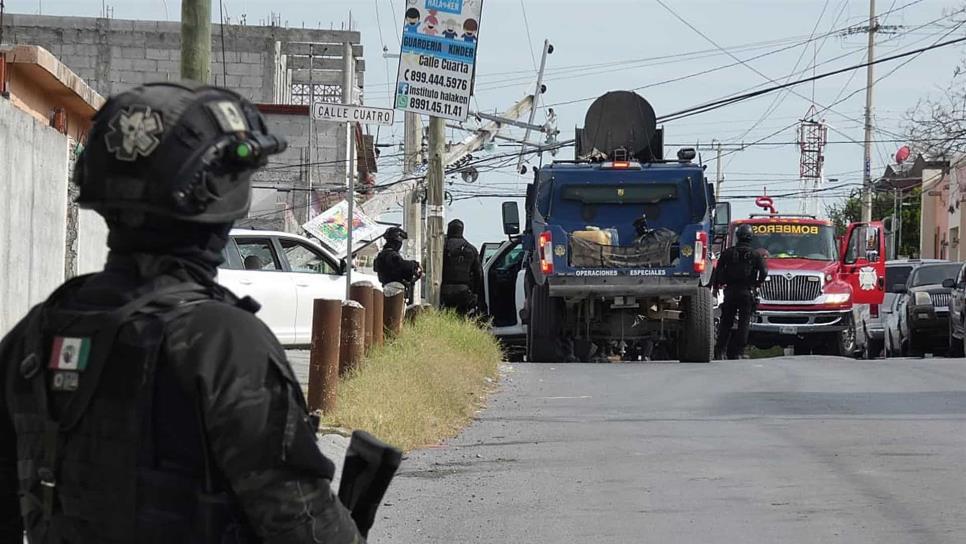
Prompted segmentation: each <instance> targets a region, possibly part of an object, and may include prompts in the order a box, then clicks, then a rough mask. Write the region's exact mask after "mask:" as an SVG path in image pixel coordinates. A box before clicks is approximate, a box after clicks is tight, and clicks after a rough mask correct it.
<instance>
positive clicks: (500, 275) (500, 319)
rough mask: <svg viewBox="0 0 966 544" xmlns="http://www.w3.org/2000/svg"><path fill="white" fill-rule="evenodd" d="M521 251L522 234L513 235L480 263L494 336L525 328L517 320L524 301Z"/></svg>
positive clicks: (521, 331) (517, 333)
mask: <svg viewBox="0 0 966 544" xmlns="http://www.w3.org/2000/svg"><path fill="white" fill-rule="evenodd" d="M524 253H525V251H524V247H523V241H522V238H520V237H517V238H514V239H513V240H510V241H508V242H504V244H503V245H502V246H501V247H500V249H499V250H497V252H496V254H494V255H493V257H492V258H491V259H490V260H489V261H487V263H486V264H485V265H484V266H483V276H484V281H485V284H484V286H485V289H486V300H487V306H488V307H489V312H490V317H491V318H492V320H493V325H492V327H493V334H495V335H497V336H508V335H522V334H525V332H526V330H525V329H524V327H523V323H522V322H521V320H520V310H521V309H523V306H524V304H525V302H526V292H525V288H524V283H525V276H526V268H525V266H524Z"/></svg>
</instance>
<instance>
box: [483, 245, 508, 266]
mask: <svg viewBox="0 0 966 544" xmlns="http://www.w3.org/2000/svg"><path fill="white" fill-rule="evenodd" d="M504 243H505V242H484V243H483V245H482V246H480V262H481V263H483V264H486V262H487V261H489V260H490V259H492V258H493V256H494V255H496V252H497V251H499V250H500V248H501V247H502V246H503V244H504Z"/></svg>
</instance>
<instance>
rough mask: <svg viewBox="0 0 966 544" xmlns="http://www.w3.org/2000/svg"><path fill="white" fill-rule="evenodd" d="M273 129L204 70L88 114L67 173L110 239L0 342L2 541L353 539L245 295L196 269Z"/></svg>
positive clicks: (211, 263) (243, 205)
mask: <svg viewBox="0 0 966 544" xmlns="http://www.w3.org/2000/svg"><path fill="white" fill-rule="evenodd" d="M284 148H285V142H284V141H283V140H281V139H279V138H276V137H275V136H272V135H271V134H270V133H269V132H268V130H267V128H266V126H265V123H264V121H263V119H262V117H261V116H260V115H259V113H258V111H257V110H256V109H255V107H254V106H253V105H252V104H251V103H249V102H248V101H246V100H245V99H243V98H241V97H240V96H238V95H237V94H235V93H233V92H230V91H227V90H224V89H219V88H216V87H209V86H194V85H191V84H177V83H160V84H151V85H145V86H142V87H138V88H136V89H133V90H131V91H127V92H124V93H122V94H120V95H117V96H115V97H113V98H111V99H110V100H108V101H107V103H106V104H105V105H104V107H103V108H101V110H100V111H99V112H98V113H97V114H96V116H95V117H94V123H93V127H92V128H91V131H90V135H89V139H88V144H87V147H86V149H85V150H84V151H83V153H82V154H81V156H80V157H79V158H78V162H77V165H76V170H75V175H74V182H75V183H77V184H78V185H79V188H80V193H79V197H78V199H77V202H78V204H79V205H80V206H81V207H83V208H88V209H93V210H95V211H97V212H98V213H99V214H101V215H102V216H103V217H104V219H105V220H106V221H107V224H108V227H109V236H108V246H109V247H110V254H109V256H108V261H107V264H106V266H105V269H104V270H103V271H102V272H100V273H97V274H93V275H89V276H82V277H78V278H74V279H72V280H70V281H68V282H67V283H65V284H64V285H63V286H61V287H60V288H59V289H57V290H56V291H55V292H54V293H53V294H52V295H51V296H50V298H48V299H47V301H46V302H44V303H42V304H40V305H38V306H36V307H35V308H34V309H33V310H31V311H30V313H29V314H28V315H27V317H26V318H24V319H23V320H22V321H21V322H20V323H19V324H17V325H16V327H15V328H14V329H13V330H12V331H11V332H10V333H9V334H8V335H7V336H6V337H5V338H4V339H3V341H2V343H0V542H3V543H13V542H16V543H18V544H19V543H20V542H21V539H22V533H23V532H24V531H25V532H26V534H27V536H28V538H29V540H30V542H38V543H39V542H49V543H57V544H68V543H69V544H74V543H80V544H86V543H98V544H104V543H107V544H115V543H118V544H119V543H158V544H160V543H171V542H176V543H181V544H195V543H198V544H200V543H208V542H218V543H247V542H268V543H302V542H326V543H360V542H363V540H362V538H361V537H360V536H359V533H358V531H357V528H356V526H355V524H354V523H353V521H352V519H351V518H350V513H349V512H348V511H347V510H346V509H345V508H344V507H343V506H342V504H341V503H340V502H339V501H338V499H337V498H336V497H335V495H334V494H333V492H332V490H331V488H330V481H331V479H332V476H333V469H334V467H333V464H332V462H331V461H329V460H328V459H326V458H325V457H324V456H323V455H322V454H321V453H320V452H319V449H318V447H317V445H316V442H315V427H314V426H313V423H312V420H311V418H310V416H309V414H308V413H307V409H306V405H305V399H304V398H303V396H302V389H301V387H300V386H299V383H298V381H297V379H296V377H295V375H294V374H293V372H292V369H291V367H290V366H289V363H288V362H287V360H286V357H285V351H284V350H283V349H282V347H281V346H280V345H279V343H278V341H277V340H276V339H275V337H274V336H273V335H272V333H271V332H270V331H269V329H268V328H267V327H266V326H265V325H264V324H263V323H262V322H261V321H260V320H259V319H258V318H256V317H255V315H254V312H255V311H257V310H258V307H259V306H258V303H256V302H255V301H253V300H251V299H249V298H247V297H246V298H244V299H239V298H237V297H236V296H235V295H233V294H232V293H231V292H229V291H228V290H226V289H224V288H222V287H220V286H219V285H218V284H216V283H215V279H214V278H215V274H216V269H217V267H218V265H219V264H221V262H222V260H223V258H222V251H223V249H224V248H225V246H226V244H227V243H228V240H229V238H228V233H229V229H230V228H231V225H232V223H233V222H234V221H235V220H237V219H239V218H242V217H245V216H246V214H247V212H248V208H249V203H250V193H251V187H250V182H249V178H250V177H251V175H252V172H253V171H254V170H255V169H257V168H259V167H261V166H262V165H264V164H265V163H266V161H267V159H268V157H269V156H270V155H272V154H275V153H279V152H281V151H282V150H284Z"/></svg>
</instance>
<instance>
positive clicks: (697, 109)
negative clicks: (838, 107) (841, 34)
mask: <svg viewBox="0 0 966 544" xmlns="http://www.w3.org/2000/svg"><path fill="white" fill-rule="evenodd" d="M963 42H966V37H962V38H956V39H953V40H948V41H945V42H940V43H936V44H933V45H930V46H927V47H920V48H918V49H913V50H912V51H906V52H905V53H899V54H896V55H890V56H888V57H882V58H880V59H876V60H875V61H873V62H871V63H870V62H864V63H862V64H856V65H853V66H848V67H846V68H841V69H839V70H833V71H831V72H825V73H823V74H819V75H817V76H813V77H807V78H804V79H799V80H796V81H793V82H790V83H784V84H780V85H774V86H771V87H766V88H764V89H761V90H758V91H753V92H749V93H744V94H739V95H736V96H733V97H730V98H725V99H720V100H714V101H712V102H707V103H705V104H703V105H701V106H694V107H691V108H685V109H683V110H679V111H676V112H674V113H670V114H667V115H664V116H661V117H659V118H658V121H659V122H670V121H675V120H678V119H684V118H686V117H691V116H693V115H700V114H702V113H707V112H710V111H714V110H716V109H720V108H723V107H725V106H730V105H732V104H737V103H738V102H743V101H745V100H749V99H751V98H755V97H758V96H762V95H765V94H769V93H772V92H775V91H779V90H781V89H786V88H789V87H794V86H796V85H801V84H803V83H809V82H812V81H819V80H822V79H826V78H829V77H832V76H837V75H839V74H843V73H846V72H850V71H853V70H858V69H861V68H867V67H868V66H870V65H876V64H882V63H885V62H891V61H894V60H898V59H902V58H906V57H911V56H913V55H916V56H918V55H921V54H922V53H925V52H926V51H932V50H934V49H940V48H943V47H948V46H950V45H955V44H959V43H963ZM826 109H828V108H826Z"/></svg>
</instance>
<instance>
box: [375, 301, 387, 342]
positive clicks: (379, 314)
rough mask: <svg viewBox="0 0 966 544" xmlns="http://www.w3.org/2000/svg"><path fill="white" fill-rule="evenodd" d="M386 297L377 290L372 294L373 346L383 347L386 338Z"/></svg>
mask: <svg viewBox="0 0 966 544" xmlns="http://www.w3.org/2000/svg"><path fill="white" fill-rule="evenodd" d="M385 306H386V296H385V295H384V294H383V293H382V291H380V290H378V289H376V290H374V291H373V292H372V345H373V346H381V345H382V344H383V343H384V342H385V338H386V317H385Z"/></svg>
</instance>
